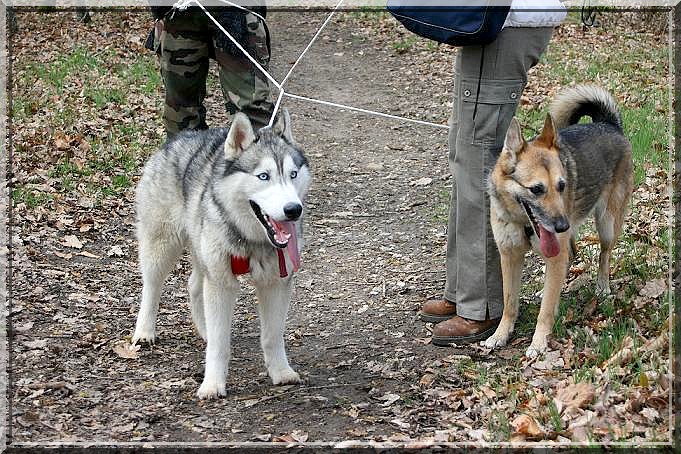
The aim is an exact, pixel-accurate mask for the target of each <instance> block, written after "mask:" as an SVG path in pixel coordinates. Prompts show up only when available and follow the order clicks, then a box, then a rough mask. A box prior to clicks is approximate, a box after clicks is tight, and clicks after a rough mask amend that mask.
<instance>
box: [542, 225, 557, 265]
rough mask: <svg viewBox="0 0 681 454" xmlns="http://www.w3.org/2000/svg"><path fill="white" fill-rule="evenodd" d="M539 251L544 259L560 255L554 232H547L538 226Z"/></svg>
mask: <svg viewBox="0 0 681 454" xmlns="http://www.w3.org/2000/svg"><path fill="white" fill-rule="evenodd" d="M539 249H541V252H542V254H544V256H546V257H549V258H551V257H555V256H557V255H558V254H559V253H560V245H559V244H558V238H556V234H555V233H554V232H549V231H548V230H546V229H545V228H544V227H542V226H541V224H540V225H539Z"/></svg>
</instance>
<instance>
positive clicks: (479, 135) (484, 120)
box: [459, 80, 525, 144]
mask: <svg viewBox="0 0 681 454" xmlns="http://www.w3.org/2000/svg"><path fill="white" fill-rule="evenodd" d="M524 85H525V83H524V81H517V80H510V81H505V80H502V81H499V80H495V81H491V80H483V81H481V82H480V95H477V90H478V81H477V80H463V81H462V82H461V101H462V102H461V112H460V116H459V117H460V118H459V124H460V129H459V133H460V134H462V135H463V137H466V138H468V139H470V140H471V142H472V143H486V144H496V143H499V142H501V143H503V140H504V136H505V135H506V131H505V129H506V128H508V125H509V123H510V121H511V118H513V114H514V113H515V109H516V107H517V105H518V102H519V101H520V96H521V95H522V92H523V88H524ZM476 98H477V109H476ZM474 116H475V118H474Z"/></svg>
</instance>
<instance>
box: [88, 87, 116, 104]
mask: <svg viewBox="0 0 681 454" xmlns="http://www.w3.org/2000/svg"><path fill="white" fill-rule="evenodd" d="M84 94H85V97H86V98H87V99H89V100H90V101H92V102H93V103H94V104H95V106H96V107H97V108H98V109H101V108H103V107H106V106H107V105H108V104H110V103H111V104H124V103H125V100H126V96H125V94H124V93H123V92H122V91H121V90H119V89H117V88H97V87H93V88H90V87H88V88H86V89H85V91H84Z"/></svg>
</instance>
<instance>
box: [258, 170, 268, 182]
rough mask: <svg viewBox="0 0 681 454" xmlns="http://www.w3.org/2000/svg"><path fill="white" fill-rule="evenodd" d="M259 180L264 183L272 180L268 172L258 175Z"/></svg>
mask: <svg viewBox="0 0 681 454" xmlns="http://www.w3.org/2000/svg"><path fill="white" fill-rule="evenodd" d="M258 178H260V179H261V180H262V181H267V180H269V179H270V174H269V173H267V172H263V173H261V174H259V175H258Z"/></svg>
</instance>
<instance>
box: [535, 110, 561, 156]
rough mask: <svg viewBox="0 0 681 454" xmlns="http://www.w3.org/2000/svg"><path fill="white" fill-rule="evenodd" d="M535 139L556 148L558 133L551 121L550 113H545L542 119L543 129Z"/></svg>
mask: <svg viewBox="0 0 681 454" xmlns="http://www.w3.org/2000/svg"><path fill="white" fill-rule="evenodd" d="M537 141H538V142H541V143H542V144H544V145H545V146H546V147H547V148H548V147H555V148H558V133H557V132H556V125H555V124H554V123H553V118H551V114H546V118H545V119H544V129H542V131H541V134H539V137H537Z"/></svg>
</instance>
